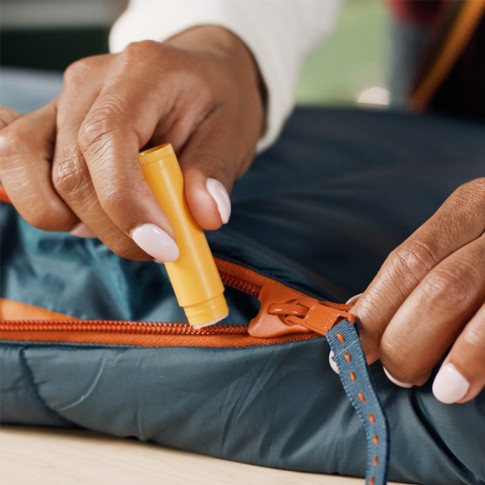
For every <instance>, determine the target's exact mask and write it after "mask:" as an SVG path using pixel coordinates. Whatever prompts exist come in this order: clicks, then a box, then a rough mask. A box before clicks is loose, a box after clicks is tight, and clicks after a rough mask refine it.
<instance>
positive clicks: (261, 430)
mask: <svg viewBox="0 0 485 485" xmlns="http://www.w3.org/2000/svg"><path fill="white" fill-rule="evenodd" d="M483 153H485V128H484V127H483V126H482V125H478V124H471V123H463V122H458V121H453V120H450V119H444V118H443V119H440V118H432V117H415V116H411V115H405V114H398V113H391V112H377V111H376V112H373V111H354V110H339V109H310V108H309V109H299V110H297V111H296V112H295V114H294V115H293V117H292V118H291V120H290V121H289V123H288V124H287V127H286V129H285V132H284V134H283V136H282V138H281V140H280V142H279V143H278V144H277V145H276V146H275V147H274V148H272V149H271V150H269V151H267V152H266V153H264V154H262V155H261V156H260V157H258V159H257V160H256V161H255V163H254V165H253V166H252V168H251V169H250V171H249V172H248V173H247V174H246V175H245V176H244V177H243V178H242V179H241V181H240V182H239V183H238V184H237V185H236V187H235V190H234V194H233V198H232V199H233V215H232V217H231V221H230V223H229V224H228V225H227V226H225V227H224V228H223V229H222V230H220V231H217V232H216V233H210V234H209V235H208V237H209V241H210V244H211V247H212V249H213V250H214V252H215V253H216V254H217V255H219V256H222V257H224V258H226V259H229V260H233V261H236V262H239V263H241V264H244V265H246V266H248V267H250V268H254V269H256V270H258V271H259V272H261V273H263V274H266V275H268V276H271V277H273V278H275V279H277V280H279V281H282V282H284V283H285V284H288V285H290V286H292V287H295V288H298V289H301V290H303V291H305V292H307V293H309V294H311V295H315V296H318V297H319V298H321V299H330V300H335V301H345V300H346V299H347V298H348V297H350V296H351V295H353V294H355V293H358V292H360V291H362V290H363V289H364V288H365V287H366V285H367V284H368V283H369V281H370V280H371V278H372V277H373V275H374V274H375V272H376V270H377V269H378V267H379V265H380V264H381V263H382V261H383V260H384V258H385V257H386V255H387V254H388V253H389V251H390V250H391V249H393V248H394V247H395V246H396V245H397V244H399V243H400V242H401V241H402V240H403V239H404V238H405V237H406V236H408V235H409V234H410V233H411V232H412V231H413V230H414V229H415V228H416V227H418V226H419V224H421V223H422V222H423V221H424V220H426V218H427V217H429V216H430V215H431V214H432V213H433V212H434V211H435V210H436V208H437V207H438V206H439V205H440V204H441V203H442V202H443V200H444V199H445V198H446V197H447V196H448V195H449V194H450V193H451V192H452V190H453V189H454V188H456V187H457V186H458V185H459V184H461V183H464V182H466V181H468V180H471V179H473V178H477V177H480V176H483V175H484V172H485V170H484V168H485V166H484V162H483ZM0 231H1V234H2V245H1V254H0V258H1V261H2V266H3V267H2V272H1V296H2V297H8V298H13V299H18V300H20V301H24V302H27V303H33V304H37V305H42V306H45V307H46V308H50V309H53V310H56V311H60V312H64V313H70V314H73V315H76V316H79V317H82V318H108V319H110V318H114V319H135V320H162V321H166V320H180V319H182V314H181V312H180V310H179V309H178V308H177V307H176V305H175V300H174V298H173V296H171V292H170V288H169V286H168V282H167V278H166V275H165V273H164V270H163V267H162V266H160V265H157V264H155V263H138V262H130V261H125V260H121V259H120V258H118V257H116V256H115V255H113V254H112V253H110V251H109V250H108V249H107V248H105V247H103V246H102V245H101V244H100V243H99V242H97V241H96V240H83V239H76V238H73V237H71V236H69V235H67V234H53V233H44V232H42V231H38V230H36V229H33V228H31V227H29V226H28V225H27V224H25V223H24V222H23V221H22V220H21V219H20V217H19V216H18V215H17V214H16V213H15V211H14V210H13V209H12V208H11V207H6V206H2V209H1V214H0ZM228 302H229V306H230V310H231V313H230V316H229V318H228V321H229V322H240V323H247V322H248V321H249V319H250V318H251V317H252V316H253V315H254V314H255V313H256V312H257V309H258V303H257V301H256V300H255V299H254V298H252V297H248V296H245V295H242V294H240V293H238V292H236V291H233V290H229V291H228ZM328 352H329V348H328V344H327V342H326V341H325V339H323V338H318V339H315V340H312V341H306V342H298V343H288V344H285V345H274V346H270V347H250V348H245V349H234V348H228V349H213V348H185V347H184V348H177V347H173V348H135V347H128V346H99V345H84V346H80V345H69V344H65V345H59V344H34V343H20V342H10V343H5V342H4V343H2V345H1V347H0V355H1V379H0V386H1V389H0V391H1V395H0V397H1V405H2V413H1V419H2V421H3V422H9V423H29V424H42V425H50V426H80V427H84V428H88V429H94V430H98V431H102V432H106V433H110V434H113V435H117V436H134V437H137V438H139V439H141V440H150V441H154V442H156V443H160V444H164V445H168V446H173V447H177V448H181V449H187V450H191V451H196V452H199V453H205V454H208V455H212V456H220V457H224V458H229V459H234V460H239V461H244V462H248V463H257V464H261V465H267V466H273V467H282V468H289V469H296V470H308V471H319V472H326V473H342V474H348V475H355V476H363V474H364V472H365V467H366V453H365V449H366V441H365V435H364V432H363V430H362V428H361V425H360V422H359V419H358V417H357V416H356V415H355V413H354V412H353V409H352V406H351V405H350V403H349V402H348V400H347V398H346V396H345V393H344V391H343V390H342V386H341V384H340V382H339V378H338V376H337V375H336V374H334V373H333V371H331V369H330V368H329V366H328ZM371 370H372V377H373V380H374V382H375V385H376V388H377V392H378V395H379V397H380V399H381V401H382V403H383V406H384V408H385V410H386V413H387V415H388V419H389V428H390V438H391V450H390V461H389V466H390V468H389V478H390V479H392V480H403V481H408V482H415V483H426V484H429V483H433V484H436V485H440V484H443V485H445V484H446V485H449V484H480V483H482V484H483V483H485V447H484V445H483V443H484V440H483V437H484V435H485V393H483V392H482V393H481V394H480V395H479V396H478V397H477V398H476V399H475V400H473V401H472V402H470V403H467V404H464V405H456V406H455V405H451V406H450V405H444V404H440V403H439V402H437V401H436V400H435V399H434V397H433V395H432V393H431V389H430V385H429V384H427V385H425V386H423V387H421V388H413V389H400V388H397V387H395V386H394V385H393V384H391V383H390V382H389V381H388V380H387V378H386V377H385V376H384V374H383V372H382V368H381V366H380V364H379V363H377V364H375V365H373V366H372V369H371Z"/></svg>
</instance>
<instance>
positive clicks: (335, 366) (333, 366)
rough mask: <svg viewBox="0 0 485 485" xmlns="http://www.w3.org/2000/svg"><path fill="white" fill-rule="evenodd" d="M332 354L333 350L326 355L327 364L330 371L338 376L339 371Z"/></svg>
mask: <svg viewBox="0 0 485 485" xmlns="http://www.w3.org/2000/svg"><path fill="white" fill-rule="evenodd" d="M334 355H335V354H334V353H333V350H331V351H330V354H328V363H329V364H330V367H331V368H332V370H333V371H334V372H335V374H340V371H339V370H338V367H337V363H336V362H335V359H334Z"/></svg>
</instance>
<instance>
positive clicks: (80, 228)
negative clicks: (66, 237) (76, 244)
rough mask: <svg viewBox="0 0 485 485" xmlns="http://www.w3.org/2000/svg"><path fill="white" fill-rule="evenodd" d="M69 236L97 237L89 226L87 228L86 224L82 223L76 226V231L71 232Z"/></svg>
mask: <svg viewBox="0 0 485 485" xmlns="http://www.w3.org/2000/svg"><path fill="white" fill-rule="evenodd" d="M69 234H70V235H71V236H76V237H85V238H87V237H96V235H95V234H94V233H93V232H92V231H91V230H90V229H89V228H88V226H86V224H84V222H80V223H79V224H77V225H76V226H74V229H73V230H72V231H69Z"/></svg>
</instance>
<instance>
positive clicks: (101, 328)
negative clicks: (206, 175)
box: [0, 190, 354, 347]
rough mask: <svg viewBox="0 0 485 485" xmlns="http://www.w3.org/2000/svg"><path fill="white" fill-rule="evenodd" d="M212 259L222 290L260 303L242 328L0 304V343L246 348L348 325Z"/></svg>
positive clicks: (324, 307) (313, 303) (331, 311)
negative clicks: (72, 313) (90, 315)
mask: <svg viewBox="0 0 485 485" xmlns="http://www.w3.org/2000/svg"><path fill="white" fill-rule="evenodd" d="M0 195H1V190H0ZM3 199H5V198H3ZM215 260H216V264H217V267H218V269H219V272H220V274H221V278H222V281H223V282H224V283H225V284H226V285H227V286H230V287H232V288H234V289H236V290H238V291H241V292H243V293H246V294H249V295H252V296H254V297H258V299H259V300H260V303H261V308H260V310H259V312H258V314H257V315H256V316H255V317H254V318H253V319H252V320H251V321H250V322H249V324H248V325H247V326H246V325H245V324H218V325H214V326H212V327H207V328H202V329H199V330H196V329H194V328H193V327H191V326H190V325H189V324H188V323H175V322H143V321H136V322H134V321H104V320H80V319H77V318H75V317H72V316H69V315H65V314H61V313H57V312H54V311H51V310H47V309H44V308H40V307H36V306H32V305H27V304H25V303H20V302H16V301H12V300H7V299H0V339H1V340H13V341H33V342H69V343H89V344H100V345H132V346H141V347H173V346H184V347H191V346H196V347H248V346H255V345H274V344H282V343H288V342H293V341H303V340H309V339H313V338H316V337H318V336H319V335H326V332H327V331H328V330H329V329H330V328H332V326H334V325H335V324H336V323H338V322H339V321H340V320H342V319H343V318H345V319H347V320H348V321H350V322H354V317H353V315H351V314H349V313H348V310H349V308H350V307H349V306H348V305H339V304H334V303H329V302H321V301H319V300H317V299H316V298H312V297H309V296H308V295H306V294H305V293H302V292H300V291H298V290H295V289H292V288H290V287H288V286H286V285H283V284H282V283H279V282H278V281H276V280H273V279H271V278H269V277H267V276H263V275H261V274H259V273H257V272H256V271H253V270H251V269H249V268H246V267H244V266H241V265H239V264H236V263H232V262H230V261H226V260H223V259H220V258H215ZM19 317H20V318H19Z"/></svg>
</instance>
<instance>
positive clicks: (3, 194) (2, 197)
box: [0, 185, 11, 204]
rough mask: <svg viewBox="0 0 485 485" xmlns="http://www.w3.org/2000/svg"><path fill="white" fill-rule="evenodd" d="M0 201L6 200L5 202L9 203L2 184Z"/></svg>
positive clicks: (0, 186)
mask: <svg viewBox="0 0 485 485" xmlns="http://www.w3.org/2000/svg"><path fill="white" fill-rule="evenodd" d="M0 201H2V202H6V203H7V204H11V202H10V199H9V198H8V195H7V192H5V189H4V188H3V185H0Z"/></svg>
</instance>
